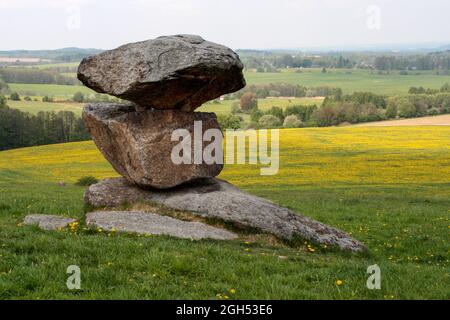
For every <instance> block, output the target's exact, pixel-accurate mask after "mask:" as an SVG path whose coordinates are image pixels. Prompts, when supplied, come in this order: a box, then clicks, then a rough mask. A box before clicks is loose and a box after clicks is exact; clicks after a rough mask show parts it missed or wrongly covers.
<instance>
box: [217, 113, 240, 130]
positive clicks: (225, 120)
mask: <svg viewBox="0 0 450 320" xmlns="http://www.w3.org/2000/svg"><path fill="white" fill-rule="evenodd" d="M217 121H218V122H219V125H220V127H221V128H222V129H235V130H236V129H239V128H240V127H241V120H240V119H239V117H238V116H235V115H233V114H227V115H222V114H221V115H218V116H217Z"/></svg>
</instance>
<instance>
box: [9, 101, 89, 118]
mask: <svg viewBox="0 0 450 320" xmlns="http://www.w3.org/2000/svg"><path fill="white" fill-rule="evenodd" d="M83 105H84V104H81V103H75V102H41V101H23V100H22V101H11V100H9V101H8V106H9V107H11V108H14V109H19V110H21V111H24V112H29V113H32V114H37V113H38V112H39V111H55V112H58V111H72V112H74V113H75V114H76V115H78V116H81V110H82V108H83Z"/></svg>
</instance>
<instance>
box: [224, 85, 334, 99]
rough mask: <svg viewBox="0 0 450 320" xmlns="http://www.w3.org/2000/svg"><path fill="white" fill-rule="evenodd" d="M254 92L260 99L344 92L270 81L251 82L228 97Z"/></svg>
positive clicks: (323, 95)
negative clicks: (266, 82) (262, 82)
mask: <svg viewBox="0 0 450 320" xmlns="http://www.w3.org/2000/svg"><path fill="white" fill-rule="evenodd" d="M248 93H252V94H254V95H255V96H256V97H257V98H258V99H265V98H267V97H296V98H303V97H328V96H335V95H340V94H342V89H340V88H336V87H329V86H319V87H305V86H302V85H299V84H288V83H269V84H251V85H247V86H246V87H245V88H243V89H241V90H239V91H238V92H235V93H232V94H228V95H226V96H225V98H226V99H230V100H234V99H241V97H242V96H243V95H245V94H248Z"/></svg>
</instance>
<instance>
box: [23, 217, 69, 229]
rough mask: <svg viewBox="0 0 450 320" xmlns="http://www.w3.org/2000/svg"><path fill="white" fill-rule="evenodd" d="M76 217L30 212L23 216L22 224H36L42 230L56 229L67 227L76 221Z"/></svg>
mask: <svg viewBox="0 0 450 320" xmlns="http://www.w3.org/2000/svg"><path fill="white" fill-rule="evenodd" d="M76 221H77V220H76V219H72V218H66V217H61V216H52V215H47V214H30V215H28V216H26V217H25V219H24V220H23V224H26V225H37V226H38V227H39V228H41V229H43V230H58V229H62V228H65V227H67V226H68V225H69V224H71V223H73V222H76Z"/></svg>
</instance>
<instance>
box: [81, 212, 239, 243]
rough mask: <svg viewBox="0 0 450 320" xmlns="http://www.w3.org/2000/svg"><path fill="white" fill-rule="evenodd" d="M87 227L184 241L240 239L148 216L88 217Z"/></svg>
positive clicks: (97, 214)
mask: <svg viewBox="0 0 450 320" xmlns="http://www.w3.org/2000/svg"><path fill="white" fill-rule="evenodd" d="M86 224H87V225H94V226H96V227H98V228H102V229H104V230H108V231H112V230H116V231H122V232H133V233H140V234H156V235H169V236H173V237H177V238H184V239H193V240H200V239H216V240H231V239H235V238H237V235H236V234H234V233H232V232H229V231H227V230H223V229H219V228H215V227H212V226H209V225H207V224H204V223H200V222H188V221H182V220H178V219H174V218H171V217H167V216H161V215H158V214H154V213H147V212H132V211H96V212H91V213H88V215H87V216H86Z"/></svg>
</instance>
